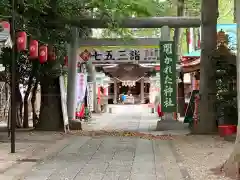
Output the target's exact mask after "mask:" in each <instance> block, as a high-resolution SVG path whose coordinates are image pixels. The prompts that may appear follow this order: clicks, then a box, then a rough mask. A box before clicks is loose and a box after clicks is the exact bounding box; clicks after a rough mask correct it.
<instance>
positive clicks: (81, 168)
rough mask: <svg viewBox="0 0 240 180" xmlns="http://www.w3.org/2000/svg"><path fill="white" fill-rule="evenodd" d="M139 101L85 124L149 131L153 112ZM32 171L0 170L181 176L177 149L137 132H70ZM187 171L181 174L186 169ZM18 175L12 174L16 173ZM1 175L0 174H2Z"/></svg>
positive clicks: (81, 178)
mask: <svg viewBox="0 0 240 180" xmlns="http://www.w3.org/2000/svg"><path fill="white" fill-rule="evenodd" d="M147 111H148V110H146V108H143V106H132V105H125V106H122V107H118V108H116V106H115V108H113V113H112V114H105V115H99V116H94V119H95V120H92V121H91V122H90V123H86V124H85V125H84V126H83V127H85V128H87V129H93V130H100V129H109V130H112V129H115V130H130V131H140V132H153V131H154V127H156V121H157V118H156V115H155V114H151V113H150V112H147ZM30 169H31V170H29V171H27V169H26V172H25V173H23V174H22V175H21V176H20V175H18V176H17V177H16V176H15V178H13V177H12V175H13V174H14V172H15V171H17V170H18V169H12V170H11V171H6V172H5V173H3V176H2V178H3V179H4V180H7V177H9V179H10V178H11V179H13V180H17V179H18V180H20V179H24V180H146V179H147V180H184V179H188V178H189V175H188V173H186V172H185V171H184V169H183V168H182V167H181V164H180V163H179V161H178V157H177V155H176V150H175V149H174V147H173V146H172V144H171V142H170V141H168V140H147V139H140V138H137V137H110V136H101V137H86V136H77V135H75V136H71V137H70V138H69V140H68V143H66V144H64V145H62V146H61V147H60V148H59V150H58V151H57V153H54V154H53V155H51V156H50V157H48V158H45V159H42V160H41V161H39V162H38V163H37V164H36V165H35V166H34V167H33V168H30ZM184 172H185V173H184ZM15 174H16V173H15ZM2 178H0V179H2Z"/></svg>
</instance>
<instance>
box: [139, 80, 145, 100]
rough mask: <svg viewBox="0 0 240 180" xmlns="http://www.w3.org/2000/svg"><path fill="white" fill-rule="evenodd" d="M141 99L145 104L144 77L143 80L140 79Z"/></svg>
mask: <svg viewBox="0 0 240 180" xmlns="http://www.w3.org/2000/svg"><path fill="white" fill-rule="evenodd" d="M140 83H141V84H140V86H141V87H140V101H141V103H142V104H144V94H145V93H144V78H142V79H141V80H140Z"/></svg>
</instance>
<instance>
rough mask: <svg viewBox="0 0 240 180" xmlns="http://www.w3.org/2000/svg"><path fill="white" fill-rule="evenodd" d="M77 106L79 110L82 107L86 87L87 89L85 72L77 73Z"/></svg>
mask: <svg viewBox="0 0 240 180" xmlns="http://www.w3.org/2000/svg"><path fill="white" fill-rule="evenodd" d="M76 89H77V90H76V93H77V94H76V108H77V110H79V108H80V107H81V105H82V103H83V100H84V97H85V93H86V89H87V75H86V74H84V73H77V84H76Z"/></svg>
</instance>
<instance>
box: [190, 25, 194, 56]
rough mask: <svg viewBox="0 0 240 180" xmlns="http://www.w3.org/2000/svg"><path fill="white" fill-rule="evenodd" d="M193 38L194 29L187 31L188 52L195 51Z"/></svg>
mask: <svg viewBox="0 0 240 180" xmlns="http://www.w3.org/2000/svg"><path fill="white" fill-rule="evenodd" d="M194 41H195V36H194V28H190V29H189V52H190V53H191V52H193V51H195V42H194Z"/></svg>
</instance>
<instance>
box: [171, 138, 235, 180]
mask: <svg viewBox="0 0 240 180" xmlns="http://www.w3.org/2000/svg"><path fill="white" fill-rule="evenodd" d="M173 143H174V146H175V148H176V151H177V153H178V154H179V156H180V157H181V161H182V162H181V164H182V165H183V166H184V167H185V168H186V169H187V171H188V172H189V174H190V176H191V179H192V180H230V179H229V178H227V177H224V176H216V175H214V174H213V173H212V172H211V169H212V168H216V167H218V166H220V165H221V164H223V163H224V161H225V160H226V159H227V158H228V156H229V155H230V153H231V152H232V148H233V143H232V142H227V141H224V140H222V139H221V138H220V137H217V136H195V135H194V136H192V135H191V136H185V137H179V138H177V139H176V140H174V141H173Z"/></svg>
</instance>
